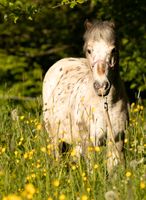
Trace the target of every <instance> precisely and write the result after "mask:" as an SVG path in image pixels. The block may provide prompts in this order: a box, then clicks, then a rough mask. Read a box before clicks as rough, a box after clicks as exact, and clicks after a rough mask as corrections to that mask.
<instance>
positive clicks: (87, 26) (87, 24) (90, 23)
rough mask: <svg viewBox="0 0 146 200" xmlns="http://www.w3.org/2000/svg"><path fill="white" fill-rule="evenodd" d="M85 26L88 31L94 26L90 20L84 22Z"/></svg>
mask: <svg viewBox="0 0 146 200" xmlns="http://www.w3.org/2000/svg"><path fill="white" fill-rule="evenodd" d="M84 26H85V29H86V30H89V29H90V28H91V27H92V26H93V24H92V22H90V21H89V20H88V19H86V20H85V22H84Z"/></svg>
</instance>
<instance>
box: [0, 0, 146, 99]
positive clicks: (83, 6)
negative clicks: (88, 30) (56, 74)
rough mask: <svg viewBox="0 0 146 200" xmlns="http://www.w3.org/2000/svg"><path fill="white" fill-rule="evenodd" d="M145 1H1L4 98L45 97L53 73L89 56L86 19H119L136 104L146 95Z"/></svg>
mask: <svg viewBox="0 0 146 200" xmlns="http://www.w3.org/2000/svg"><path fill="white" fill-rule="evenodd" d="M145 13H146V2H145V0H122V1H121V0H91V1H86V0H85V1H84V0H72V1H69V0H63V1H61V0H53V1H49V0H32V1H29V0H22V1H17V0H10V1H8V0H0V81H1V84H0V95H2V96H3V95H8V96H31V97H36V96H39V95H41V87H42V79H43V76H44V74H45V72H46V71H47V69H48V68H49V67H50V66H51V65H52V64H53V63H54V62H56V61H57V60H58V59H60V58H62V57H80V56H84V55H83V50H82V46H83V39H82V36H83V33H84V21H85V20H86V19H90V20H92V19H99V20H101V19H102V20H114V21H115V22H116V25H117V30H118V34H119V43H120V71H121V75H122V78H123V79H124V81H125V84H126V88H127V91H128V95H129V99H130V101H133V100H134V99H135V98H136V97H137V95H138V94H139V93H140V95H141V96H142V98H143V99H144V98H145V97H146V20H145Z"/></svg>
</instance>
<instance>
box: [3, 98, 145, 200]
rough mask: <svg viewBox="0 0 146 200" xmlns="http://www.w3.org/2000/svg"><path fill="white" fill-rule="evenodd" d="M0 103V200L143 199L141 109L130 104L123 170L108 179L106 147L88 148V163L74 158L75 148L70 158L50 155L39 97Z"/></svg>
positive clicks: (49, 145) (143, 168)
mask: <svg viewBox="0 0 146 200" xmlns="http://www.w3.org/2000/svg"><path fill="white" fill-rule="evenodd" d="M0 104H1V105H0V107H1V112H0V122H1V128H0V199H2V200H29V199H30V200H31V199H32V200H102V199H106V200H144V199H146V165H145V156H146V154H145V148H146V140H145V139H146V138H145V134H146V125H145V119H144V110H145V109H144V106H143V105H141V104H135V103H132V104H131V106H130V124H129V127H128V128H127V130H126V136H125V141H124V142H125V147H124V150H125V159H126V166H125V168H124V167H123V166H118V167H117V169H116V170H115V173H114V175H112V176H111V177H107V173H106V147H105V146H103V147H95V148H89V150H88V151H89V152H88V154H89V155H88V156H89V160H88V162H85V161H84V160H83V159H80V160H79V159H78V160H77V159H76V152H75V151H74V149H72V150H71V152H70V156H69V155H66V156H62V157H60V159H56V158H55V157H54V153H53V152H54V147H53V146H52V144H51V143H50V140H49V135H48V133H47V132H46V131H45V130H44V128H43V121H42V102H41V98H38V99H34V100H26V101H22V102H17V101H12V100H5V101H4V100H0ZM74 160H77V161H76V162H74ZM87 163H88V164H87Z"/></svg>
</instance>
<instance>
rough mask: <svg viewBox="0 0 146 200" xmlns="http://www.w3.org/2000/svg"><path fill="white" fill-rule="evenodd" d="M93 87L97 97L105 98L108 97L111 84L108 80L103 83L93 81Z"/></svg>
mask: <svg viewBox="0 0 146 200" xmlns="http://www.w3.org/2000/svg"><path fill="white" fill-rule="evenodd" d="M93 87H94V89H95V91H96V93H97V95H98V96H106V95H108V93H109V91H110V88H111V84H110V82H109V81H108V80H107V81H104V82H103V83H99V82H98V81H95V82H94V83H93Z"/></svg>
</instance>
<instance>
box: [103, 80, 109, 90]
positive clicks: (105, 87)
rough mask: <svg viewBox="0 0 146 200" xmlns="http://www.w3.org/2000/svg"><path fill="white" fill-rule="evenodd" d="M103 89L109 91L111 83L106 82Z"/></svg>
mask: <svg viewBox="0 0 146 200" xmlns="http://www.w3.org/2000/svg"><path fill="white" fill-rule="evenodd" d="M102 87H103V88H104V89H105V90H107V89H109V88H110V82H109V81H105V82H104V83H103V85H102Z"/></svg>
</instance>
